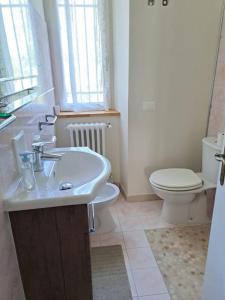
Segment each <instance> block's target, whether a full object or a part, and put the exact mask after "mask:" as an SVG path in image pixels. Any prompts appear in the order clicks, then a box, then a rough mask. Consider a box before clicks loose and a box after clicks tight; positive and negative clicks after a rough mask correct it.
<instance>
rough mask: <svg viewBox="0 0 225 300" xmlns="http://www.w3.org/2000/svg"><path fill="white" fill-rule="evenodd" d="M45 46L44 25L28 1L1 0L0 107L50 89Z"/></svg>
mask: <svg viewBox="0 0 225 300" xmlns="http://www.w3.org/2000/svg"><path fill="white" fill-rule="evenodd" d="M40 40H41V41H42V42H41V43H40ZM46 45H48V38H47V30H46V26H45V22H44V21H43V20H42V18H41V16H40V15H39V14H38V12H37V11H36V10H35V9H34V8H33V7H32V5H31V3H30V1H29V0H0V107H1V108H2V107H5V106H6V105H7V106H8V105H10V104H12V103H13V102H14V101H16V100H17V99H19V98H21V97H25V96H27V95H29V94H32V93H34V92H36V93H41V92H43V91H46V90H47V89H49V88H51V87H52V83H51V81H50V78H51V76H48V75H49V72H51V70H50V69H51V67H50V61H48V59H49V55H48V48H47V46H46ZM42 67H44V68H42ZM42 69H43V72H42ZM44 70H45V71H44ZM1 108H0V109H1ZM1 110H2V109H1Z"/></svg>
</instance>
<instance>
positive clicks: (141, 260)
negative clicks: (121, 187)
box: [91, 197, 170, 300]
mask: <svg viewBox="0 0 225 300" xmlns="http://www.w3.org/2000/svg"><path fill="white" fill-rule="evenodd" d="M161 206H162V202H161V201H159V200H156V201H149V202H134V203H131V202H127V201H125V200H124V199H123V198H122V197H120V199H119V200H118V201H117V202H116V203H115V204H114V206H113V207H111V212H112V215H113V217H114V220H115V222H116V224H117V227H116V229H115V231H114V232H111V233H108V234H94V235H92V236H91V245H92V247H97V246H108V245H114V244H121V245H122V248H123V251H124V257H125V262H126V267H127V273H128V277H129V282H130V286H131V291H132V295H133V299H135V300H170V297H169V294H168V291H167V288H166V286H165V283H164V281H163V278H162V275H161V273H160V271H159V268H158V266H157V263H156V261H155V258H154V256H153V253H152V250H151V248H150V246H149V243H148V241H147V239H146V236H145V233H144V230H145V229H153V228H162V227H169V226H170V225H168V224H166V223H164V222H162V221H161V220H160V211H161Z"/></svg>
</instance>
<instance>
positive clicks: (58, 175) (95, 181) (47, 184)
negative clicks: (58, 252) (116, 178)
mask: <svg viewBox="0 0 225 300" xmlns="http://www.w3.org/2000/svg"><path fill="white" fill-rule="evenodd" d="M51 151H52V152H54V153H62V154H63V156H62V159H61V160H59V161H57V162H52V161H46V162H45V163H44V171H43V172H41V173H38V172H37V173H35V178H36V186H35V189H34V190H32V191H29V192H27V191H24V190H23V188H22V187H21V184H19V183H17V184H16V183H15V184H14V185H13V186H12V187H10V190H9V192H8V193H7V195H6V196H5V197H4V198H5V199H4V209H5V210H6V211H16V210H27V209H37V208H45V207H56V206H66V205H77V204H86V203H89V202H91V201H92V200H93V199H94V198H95V197H96V195H97V193H98V191H99V190H100V189H101V188H102V186H103V185H104V184H105V183H106V182H107V179H108V177H109V175H110V172H111V166H110V163H109V161H108V160H107V159H106V158H105V157H103V156H101V155H99V154H97V153H96V152H94V151H92V150H90V149H89V148H86V147H80V148H74V147H70V148H54V149H52V150H51ZM65 183H66V184H68V183H69V184H70V188H69V189H67V190H61V189H60V186H62V185H63V184H65Z"/></svg>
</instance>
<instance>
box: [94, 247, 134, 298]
mask: <svg viewBox="0 0 225 300" xmlns="http://www.w3.org/2000/svg"><path fill="white" fill-rule="evenodd" d="M91 265H92V284H93V299H94V300H131V299H132V296H131V292H130V285H129V280H128V276H127V271H126V266H125V262H124V257H123V251H122V247H121V246H119V245H118V246H117V245H116V246H108V247H96V248H92V249H91Z"/></svg>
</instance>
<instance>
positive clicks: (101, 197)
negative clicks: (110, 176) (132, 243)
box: [93, 183, 120, 233]
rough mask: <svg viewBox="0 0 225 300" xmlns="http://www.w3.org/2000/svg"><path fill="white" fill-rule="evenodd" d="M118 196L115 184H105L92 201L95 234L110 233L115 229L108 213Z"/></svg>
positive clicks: (118, 191) (118, 192)
mask: <svg viewBox="0 0 225 300" xmlns="http://www.w3.org/2000/svg"><path fill="white" fill-rule="evenodd" d="M119 194H120V190H119V188H118V187H117V186H116V185H115V184H112V183H106V184H105V186H103V187H102V189H101V190H100V191H99V194H98V195H97V197H96V198H95V200H94V201H93V203H94V208H95V227H96V232H97V233H107V232H111V231H113V230H114V229H115V228H116V224H115V222H114V220H113V217H112V215H111V212H110V206H111V205H112V204H113V203H114V202H115V201H116V200H117V199H118V197H119Z"/></svg>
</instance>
